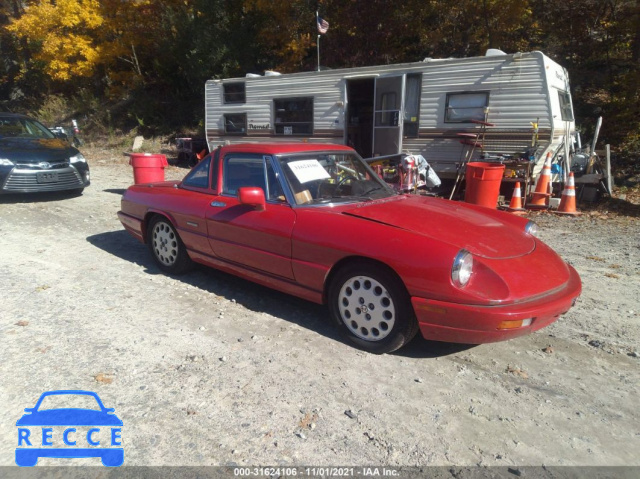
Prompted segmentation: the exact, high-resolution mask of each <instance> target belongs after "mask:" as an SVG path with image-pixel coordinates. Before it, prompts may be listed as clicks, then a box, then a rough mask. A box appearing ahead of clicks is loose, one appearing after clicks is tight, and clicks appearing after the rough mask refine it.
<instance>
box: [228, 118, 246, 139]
mask: <svg viewBox="0 0 640 479" xmlns="http://www.w3.org/2000/svg"><path fill="white" fill-rule="evenodd" d="M224 132H225V133H226V134H227V135H246V134H247V114H246V113H231V114H225V115H224Z"/></svg>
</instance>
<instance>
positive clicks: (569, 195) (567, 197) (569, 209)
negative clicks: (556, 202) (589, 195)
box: [554, 172, 580, 215]
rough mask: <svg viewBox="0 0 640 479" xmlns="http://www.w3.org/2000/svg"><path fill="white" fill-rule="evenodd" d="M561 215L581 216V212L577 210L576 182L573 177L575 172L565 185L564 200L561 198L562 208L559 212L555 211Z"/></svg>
mask: <svg viewBox="0 0 640 479" xmlns="http://www.w3.org/2000/svg"><path fill="white" fill-rule="evenodd" d="M554 213H558V214H559V215H579V214H580V212H579V211H577V210H576V180H575V179H574V177H573V172H571V173H569V178H567V184H566V185H564V190H563V191H562V198H560V206H558V210H557V211H554Z"/></svg>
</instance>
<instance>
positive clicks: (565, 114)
mask: <svg viewBox="0 0 640 479" xmlns="http://www.w3.org/2000/svg"><path fill="white" fill-rule="evenodd" d="M558 98H559V99H560V114H561V115H562V121H573V108H571V95H569V93H567V92H566V91H560V90H558Z"/></svg>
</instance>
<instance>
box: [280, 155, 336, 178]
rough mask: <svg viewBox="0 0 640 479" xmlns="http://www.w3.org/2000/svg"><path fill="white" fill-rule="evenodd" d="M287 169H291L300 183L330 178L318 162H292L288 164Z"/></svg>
mask: <svg viewBox="0 0 640 479" xmlns="http://www.w3.org/2000/svg"><path fill="white" fill-rule="evenodd" d="M289 168H291V171H293V174H294V175H296V178H297V179H298V181H299V182H300V183H307V182H309V181H313V180H324V179H326V178H331V175H329V173H327V171H326V170H325V169H324V168H323V167H322V165H321V164H320V163H319V162H318V160H300V161H292V162H291V163H289Z"/></svg>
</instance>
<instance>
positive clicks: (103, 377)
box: [93, 373, 113, 384]
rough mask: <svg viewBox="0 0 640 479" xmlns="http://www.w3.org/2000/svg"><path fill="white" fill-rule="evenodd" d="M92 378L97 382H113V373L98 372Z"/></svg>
mask: <svg viewBox="0 0 640 479" xmlns="http://www.w3.org/2000/svg"><path fill="white" fill-rule="evenodd" d="M93 379H94V380H95V381H96V382H97V383H102V384H111V383H112V382H113V375H112V374H110V373H98V374H96V375H95V376H94V377H93Z"/></svg>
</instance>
